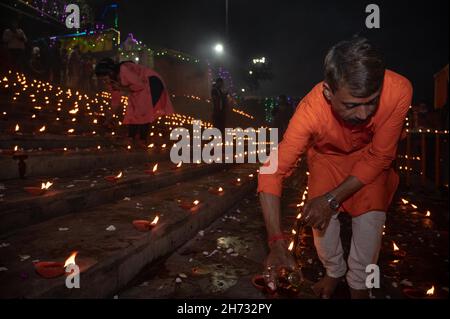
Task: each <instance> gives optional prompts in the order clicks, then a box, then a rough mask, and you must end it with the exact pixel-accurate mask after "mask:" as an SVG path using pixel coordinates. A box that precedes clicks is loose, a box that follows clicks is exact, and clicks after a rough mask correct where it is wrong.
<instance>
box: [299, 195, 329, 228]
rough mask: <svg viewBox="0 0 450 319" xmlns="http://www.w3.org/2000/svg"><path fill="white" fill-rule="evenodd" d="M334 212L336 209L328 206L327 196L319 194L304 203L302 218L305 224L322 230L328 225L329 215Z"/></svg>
mask: <svg viewBox="0 0 450 319" xmlns="http://www.w3.org/2000/svg"><path fill="white" fill-rule="evenodd" d="M334 214H336V211H334V210H333V209H331V208H330V206H329V204H328V200H327V198H326V197H325V196H319V197H316V198H313V199H312V200H310V201H308V202H307V203H306V205H305V209H304V210H303V216H302V218H303V220H304V221H305V223H306V226H311V227H313V228H316V229H318V230H324V229H326V228H327V227H328V224H329V223H330V219H331V216H333V215H334Z"/></svg>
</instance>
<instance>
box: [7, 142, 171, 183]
mask: <svg viewBox="0 0 450 319" xmlns="http://www.w3.org/2000/svg"><path fill="white" fill-rule="evenodd" d="M168 154H169V151H168V150H166V151H164V152H160V150H152V151H133V150H131V151H128V150H126V149H112V150H108V149H105V150H104V149H100V150H98V149H85V150H79V151H77V150H68V151H64V150H63V149H60V150H53V151H33V152H10V154H6V153H5V152H3V153H2V155H0V167H2V169H1V170H0V180H8V179H17V178H20V173H19V162H20V160H19V159H17V156H26V157H27V158H26V159H24V162H25V165H26V174H25V176H26V177H38V176H42V177H44V176H46V177H50V178H54V177H63V176H73V175H76V174H79V173H80V172H89V171H92V170H95V169H98V168H102V167H126V166H130V165H134V164H137V163H141V164H142V163H145V162H146V161H151V160H159V159H161V158H168V156H169V155H168ZM15 156H16V157H15Z"/></svg>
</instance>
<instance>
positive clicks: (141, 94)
mask: <svg viewBox="0 0 450 319" xmlns="http://www.w3.org/2000/svg"><path fill="white" fill-rule="evenodd" d="M151 76H156V77H157V78H159V79H160V80H161V82H163V85H164V89H163V91H162V92H161V97H160V98H159V100H158V102H157V103H156V105H153V103H152V93H151V89H150V83H149V78H150V77H151ZM119 82H120V84H121V85H123V86H126V87H128V88H129V89H130V94H129V95H128V106H127V109H126V111H125V117H124V120H123V123H124V124H147V123H152V122H153V121H154V120H155V119H156V118H157V117H159V116H162V115H169V114H173V113H174V108H173V105H172V102H171V101H170V97H169V93H168V91H167V88H166V86H165V84H164V81H163V80H162V78H161V76H160V75H159V74H158V73H156V72H155V71H154V70H152V69H150V68H148V67H145V66H143V65H139V64H135V63H132V62H124V63H122V64H121V66H120V72H119ZM121 96H122V94H121V92H120V91H115V90H112V92H111V97H112V101H111V104H112V105H113V107H115V106H117V105H118V104H120V98H121Z"/></svg>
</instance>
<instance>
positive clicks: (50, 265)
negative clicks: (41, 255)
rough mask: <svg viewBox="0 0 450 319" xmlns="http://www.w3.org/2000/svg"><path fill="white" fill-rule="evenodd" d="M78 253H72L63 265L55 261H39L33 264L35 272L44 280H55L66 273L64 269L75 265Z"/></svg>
mask: <svg viewBox="0 0 450 319" xmlns="http://www.w3.org/2000/svg"><path fill="white" fill-rule="evenodd" d="M77 254H78V252H76V251H75V252H73V253H72V254H71V255H70V257H69V258H67V259H66V261H65V262H64V263H62V262H55V261H39V262H36V263H34V268H35V270H36V272H37V273H38V274H39V275H40V276H41V277H44V278H56V277H60V276H62V275H64V274H65V273H66V267H67V266H68V265H70V264H75V257H76V255H77Z"/></svg>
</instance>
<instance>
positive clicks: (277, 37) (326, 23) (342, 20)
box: [88, 0, 449, 104]
mask: <svg viewBox="0 0 450 319" xmlns="http://www.w3.org/2000/svg"><path fill="white" fill-rule="evenodd" d="M88 2H89V3H92V4H94V5H97V11H101V9H100V8H102V7H103V6H104V5H105V4H106V3H108V2H112V1H101V0H91V1H88ZM116 2H118V3H119V27H120V29H121V31H122V35H123V36H126V35H127V34H128V33H129V32H132V33H133V34H134V35H135V37H136V38H137V39H138V40H141V41H143V42H144V43H146V44H149V45H150V46H163V47H168V48H172V49H176V50H180V51H184V52H186V53H189V54H192V55H194V56H198V57H200V58H208V59H213V58H214V52H213V50H212V47H213V45H214V43H216V42H218V41H220V42H223V43H225V44H226V46H225V50H226V55H225V56H224V57H223V61H221V63H223V64H224V65H226V66H227V67H228V68H229V69H230V70H231V71H232V74H233V78H234V80H235V82H237V83H236V84H237V86H242V85H243V83H242V81H241V80H242V76H243V75H244V74H246V72H248V68H247V66H248V63H249V61H250V60H251V59H252V58H254V57H257V56H265V57H267V58H268V59H270V60H271V62H272V64H273V72H274V75H275V77H274V79H273V80H272V81H271V82H267V83H265V84H264V85H263V87H262V88H261V90H260V91H259V92H258V94H259V95H279V94H283V93H286V94H289V95H293V96H303V95H304V94H305V93H307V92H308V91H309V90H310V89H311V88H312V86H313V85H314V84H315V83H317V82H318V81H321V80H322V61H323V58H324V56H325V54H326V51H327V49H328V48H329V47H330V46H331V45H333V44H334V43H336V42H338V41H340V40H342V39H345V38H348V37H350V36H352V35H353V34H355V33H358V32H359V33H361V34H363V35H365V36H367V37H369V39H371V40H372V41H373V42H375V43H376V44H377V45H378V46H379V47H380V48H381V49H382V50H383V53H384V54H385V56H386V59H387V64H388V67H389V68H390V69H392V70H394V71H397V72H399V73H401V74H403V75H405V76H407V77H408V78H409V79H410V80H411V81H412V82H413V85H414V88H415V95H414V102H419V101H421V100H426V101H427V102H428V104H432V100H433V74H434V73H435V72H437V71H438V70H440V69H441V68H442V67H443V66H444V65H446V64H447V63H448V31H449V25H448V12H449V11H448V10H449V8H448V0H442V1H440V0H430V1H405V0H396V1H392V0H391V1H349V0H344V1H328V0H315V1H303V0H302V1H294V0H290V1H288V0H258V1H257V0H229V35H228V40H227V39H226V32H225V0H189V1H186V0H184V1H175V0H158V1H156V0H151V1H142V0H126V1H116ZM370 3H376V4H378V5H379V7H380V10H381V29H378V30H376V29H367V28H366V27H365V19H366V16H367V15H368V14H367V13H366V12H365V7H366V5H368V4H370Z"/></svg>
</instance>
